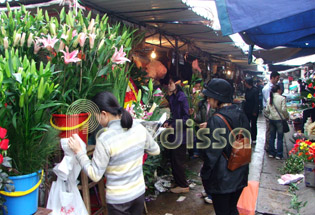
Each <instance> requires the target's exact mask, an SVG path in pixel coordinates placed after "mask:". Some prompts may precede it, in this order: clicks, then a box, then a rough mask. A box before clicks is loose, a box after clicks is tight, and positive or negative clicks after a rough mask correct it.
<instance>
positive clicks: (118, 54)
mask: <svg viewBox="0 0 315 215" xmlns="http://www.w3.org/2000/svg"><path fill="white" fill-rule="evenodd" d="M125 56H126V53H125V52H124V50H123V46H121V47H120V49H119V51H117V48H116V47H115V53H114V54H113V56H112V59H111V60H112V62H113V63H116V64H124V63H125V62H126V61H129V62H130V60H129V59H128V58H125Z"/></svg>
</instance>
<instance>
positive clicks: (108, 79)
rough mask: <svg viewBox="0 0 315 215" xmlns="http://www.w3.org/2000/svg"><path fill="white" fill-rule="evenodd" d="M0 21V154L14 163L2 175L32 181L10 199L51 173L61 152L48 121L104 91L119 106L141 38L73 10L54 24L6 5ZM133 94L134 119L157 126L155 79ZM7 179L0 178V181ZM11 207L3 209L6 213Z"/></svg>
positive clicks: (50, 19) (42, 14) (104, 19)
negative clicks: (30, 176) (31, 177)
mask: <svg viewBox="0 0 315 215" xmlns="http://www.w3.org/2000/svg"><path fill="white" fill-rule="evenodd" d="M0 19H1V22H2V25H1V30H0V62H1V63H0V86H1V88H0V94H1V97H0V108H1V109H0V118H1V122H0V126H1V128H0V129H1V130H0V131H1V146H0V148H1V149H2V150H8V151H7V153H4V154H5V155H8V156H9V157H11V158H12V168H6V170H7V173H8V174H9V175H10V177H15V176H23V177H24V175H27V174H33V175H35V176H36V177H37V179H35V180H34V184H33V183H31V184H29V186H31V187H29V188H20V187H19V186H16V189H15V192H13V194H14V193H15V194H17V193H20V192H24V191H25V190H28V189H30V188H32V187H34V186H37V188H38V185H39V184H40V182H41V181H42V180H43V174H41V173H42V172H43V171H41V170H43V169H45V170H47V168H51V167H52V166H51V165H52V164H53V162H49V161H53V160H51V159H52V156H54V154H55V153H56V152H58V151H59V146H58V143H59V138H58V134H59V131H57V130H56V129H54V128H52V126H51V125H50V122H49V121H50V118H51V115H52V114H56V113H58V114H59V113H62V114H69V112H68V107H69V106H70V105H71V104H72V103H73V102H75V101H76V100H78V99H89V98H91V97H92V96H93V95H95V94H96V93H98V92H100V91H104V90H108V91H111V92H112V93H113V94H114V95H115V97H116V98H117V99H118V101H119V103H120V105H121V106H124V102H125V101H126V100H125V95H126V90H127V88H128V86H129V88H130V86H131V85H130V83H131V81H130V80H131V79H130V71H131V70H132V68H133V64H131V63H128V62H130V60H129V59H128V54H129V52H130V51H131V49H132V47H133V46H134V45H136V44H137V43H138V41H139V40H141V39H142V38H143V37H142V36H141V35H140V36H135V34H134V33H135V31H136V30H134V29H131V28H130V27H127V26H125V25H122V24H120V23H115V24H110V23H108V17H107V16H106V15H105V16H103V17H100V16H99V15H96V16H95V18H92V14H91V12H90V13H85V12H84V11H83V10H82V9H81V8H78V7H73V8H70V10H66V9H65V8H63V9H62V10H61V11H60V13H59V17H58V18H57V17H51V16H49V14H48V13H47V11H43V10H41V9H38V10H37V12H36V14H31V12H30V11H28V10H26V8H25V7H24V6H23V5H22V6H21V7H20V8H19V9H17V10H11V9H10V7H9V6H8V8H7V11H3V12H2V13H1V15H0ZM128 84H129V85H128ZM132 89H133V91H132V92H133V93H134V96H135V97H134V98H136V99H135V100H134V102H133V103H129V104H130V105H129V106H128V107H127V108H129V110H130V112H132V113H133V115H134V117H135V118H141V119H142V120H149V119H150V120H154V119H158V118H159V115H160V113H159V111H158V106H159V103H160V102H161V98H162V97H161V96H162V94H161V93H162V91H161V90H160V89H153V83H152V80H150V81H149V82H148V86H142V89H140V90H139V91H135V89H134V88H133V87H132ZM70 114H71V113H70ZM53 121H54V120H53ZM4 128H6V129H7V133H6V134H5V133H4V130H3V129H4ZM8 139H10V143H11V147H10V148H8V147H7V146H8ZM0 158H1V163H2V165H3V166H7V167H11V166H10V165H9V161H10V159H9V158H8V157H7V156H5V157H4V158H3V157H0ZM2 159H3V160H2ZM7 173H1V174H3V175H2V178H3V180H4V181H5V180H7V179H6V174H7ZM47 174H48V173H47V172H45V173H44V175H45V178H46V179H47ZM7 183H9V184H5V183H2V187H1V189H2V190H3V189H6V191H8V192H9V191H13V186H12V181H10V180H7ZM13 185H14V184H13ZM24 189H25V190H24ZM31 193H34V194H35V196H34V200H31V201H33V202H34V204H35V205H33V206H32V207H20V209H22V210H24V212H25V211H26V210H29V212H25V213H29V214H33V213H34V212H36V210H37V202H38V189H33V191H32V192H31ZM2 194H3V196H5V195H4V193H2ZM1 198H2V195H1ZM16 199H17V198H16ZM22 201H24V202H27V201H29V200H27V201H25V200H22ZM18 204H19V203H18ZM5 205H6V204H5ZM14 205H16V203H13V205H12V204H11V206H10V205H6V206H7V207H8V210H9V213H10V212H12V211H13V210H14V209H13V206H14ZM28 205H31V204H28ZM1 206H2V205H1ZM18 208H19V207H15V209H17V210H18ZM12 214H21V212H15V213H12Z"/></svg>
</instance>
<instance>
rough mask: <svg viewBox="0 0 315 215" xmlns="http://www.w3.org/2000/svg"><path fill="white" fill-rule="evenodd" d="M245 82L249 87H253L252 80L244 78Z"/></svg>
mask: <svg viewBox="0 0 315 215" xmlns="http://www.w3.org/2000/svg"><path fill="white" fill-rule="evenodd" d="M245 82H246V83H247V84H248V85H249V86H253V85H254V81H253V79H252V78H245Z"/></svg>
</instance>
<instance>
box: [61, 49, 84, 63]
mask: <svg viewBox="0 0 315 215" xmlns="http://www.w3.org/2000/svg"><path fill="white" fill-rule="evenodd" d="M60 52H62V53H63V54H64V56H62V57H63V58H64V60H65V64H69V63H72V62H73V63H76V62H79V61H81V59H80V58H77V57H76V56H77V55H78V53H79V51H78V50H75V51H73V52H71V53H69V48H68V46H66V52H65V51H63V50H60Z"/></svg>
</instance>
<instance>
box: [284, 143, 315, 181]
mask: <svg viewBox="0 0 315 215" xmlns="http://www.w3.org/2000/svg"><path fill="white" fill-rule="evenodd" d="M289 155H290V156H297V157H299V158H301V159H302V160H303V161H304V173H305V185H306V186H308V187H315V142H311V141H309V140H301V139H298V140H296V142H295V144H294V147H293V148H292V149H291V151H290V152H289Z"/></svg>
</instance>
